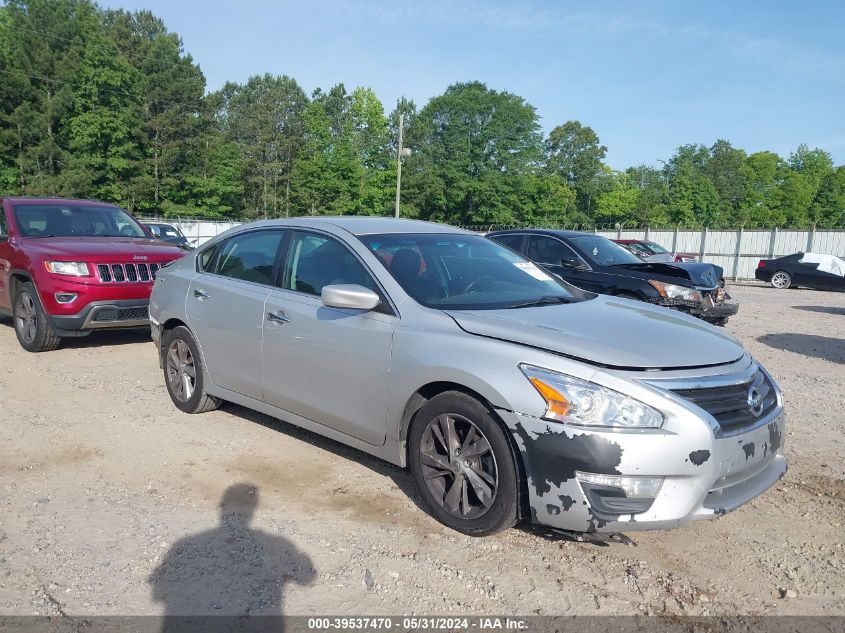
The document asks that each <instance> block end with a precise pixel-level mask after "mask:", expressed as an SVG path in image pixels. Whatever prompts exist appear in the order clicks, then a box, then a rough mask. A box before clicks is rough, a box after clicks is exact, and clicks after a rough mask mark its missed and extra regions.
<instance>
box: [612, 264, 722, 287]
mask: <svg viewBox="0 0 845 633" xmlns="http://www.w3.org/2000/svg"><path fill="white" fill-rule="evenodd" d="M613 268H614V269H617V270H618V269H624V270H631V271H636V272H639V273H648V274H652V275H662V276H664V277H676V278H678V279H686V280H687V281H690V282H692V284H693V285H695V286H701V287H703V288H714V287H716V286H718V285H719V279H721V277H722V272H723V271H722V268H721V267H720V266H716V265H714V264H701V263H698V262H674V263H671V264H669V263H662V262H643V263H642V264H618V265H616V266H613ZM638 276H641V275H638Z"/></svg>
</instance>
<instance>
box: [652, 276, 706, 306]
mask: <svg viewBox="0 0 845 633" xmlns="http://www.w3.org/2000/svg"><path fill="white" fill-rule="evenodd" d="M648 283H650V284H651V285H652V286H653V287H654V289H655V290H657V292H658V293H660V296H661V297H666V298H667V299H683V300H684V301H701V293H700V292H699V291H698V290H696V289H695V288H688V287H686V286H679V285H677V284H667V283H663V282H662V281H657V280H656V279H649V280H648Z"/></svg>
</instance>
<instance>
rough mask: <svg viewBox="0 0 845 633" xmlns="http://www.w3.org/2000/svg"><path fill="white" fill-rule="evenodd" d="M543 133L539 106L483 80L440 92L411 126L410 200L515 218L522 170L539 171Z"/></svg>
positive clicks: (439, 214)
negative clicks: (538, 110)
mask: <svg viewBox="0 0 845 633" xmlns="http://www.w3.org/2000/svg"><path fill="white" fill-rule="evenodd" d="M541 143H542V140H541V136H540V132H539V124H538V122H537V114H536V112H535V110H534V108H533V107H532V106H531V105H529V104H528V103H526V102H525V100H524V99H522V98H521V97H518V96H516V95H513V94H511V93H508V92H498V91H496V90H491V89H489V88H488V87H487V86H486V85H484V84H483V83H480V82H470V83H463V84H460V83H459V84H454V85H452V86H449V88H447V89H446V92H445V93H444V94H443V95H440V96H438V97H434V98H433V99H431V101H429V103H428V104H427V105H426V106H425V107H424V108H423V109H422V110H421V111H420V113H419V115H418V116H417V117H416V119H415V121H414V122H413V125H412V126H411V127H410V128H409V129H408V146H409V147H411V148H412V149H413V150H414V155H413V156H411V157H410V158H409V159H408V161H407V163H406V164H407V167H408V168H407V170H406V171H404V172H403V173H407V176H406V177H404V179H403V180H404V182H403V187H404V192H403V199H405V200H408V201H409V202H410V205H411V206H412V208H415V209H416V211H417V212H418V213H419V215H420V216H421V217H424V218H427V219H435V220H440V221H444V220H445V221H451V222H463V223H472V224H476V223H478V224H481V223H500V224H505V223H510V222H513V221H514V219H515V218H516V217H517V215H518V213H519V209H518V208H515V206H514V205H515V204H518V203H517V202H516V198H515V195H514V194H515V190H516V189H517V182H518V180H519V177H520V176H522V175H525V174H531V173H534V172H535V171H536V170H537V167H538V164H539V161H540V158H541V149H542V145H541Z"/></svg>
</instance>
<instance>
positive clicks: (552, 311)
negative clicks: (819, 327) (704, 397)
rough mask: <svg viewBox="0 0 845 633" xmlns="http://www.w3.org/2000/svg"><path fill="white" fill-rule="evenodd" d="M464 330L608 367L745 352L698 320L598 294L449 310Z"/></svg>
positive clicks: (721, 358)
mask: <svg viewBox="0 0 845 633" xmlns="http://www.w3.org/2000/svg"><path fill="white" fill-rule="evenodd" d="M447 313H448V314H449V315H450V316H451V317H452V318H453V319H454V320H455V321H456V322H457V324H458V325H459V326H460V327H461V329H463V330H464V331H466V332H469V333H470V334H476V335H478V336H487V337H490V338H495V339H500V340H505V341H511V342H513V343H519V344H522V345H528V346H530V347H537V348H540V349H546V350H549V351H550V352H554V353H557V354H563V355H565V356H569V357H573V358H578V359H580V360H585V361H587V362H589V363H592V364H596V365H602V366H605V367H616V368H626V369H672V368H674V369H679V368H682V367H685V368H686V367H690V368H691V367H700V366H706V365H720V364H724V363H730V362H733V361H735V360H738V359H739V358H741V357H742V355H743V354H744V353H745V352H744V350H743V348H742V345H741V344H740V343H739V342H738V341H737V340H736V339H735V338H733V337H732V336H730V335H729V334H727V333H725V332H724V331H723V330H720V329H718V328H716V327H714V326H712V325H708V324H707V323H705V322H704V321H701V320H700V319H696V318H695V317H691V316H688V315H685V314H682V313H680V312H676V311H674V310H668V309H666V308H660V307H657V306H652V305H649V304H647V303H642V302H640V301H634V300H630V299H620V298H618V297H609V296H604V295H599V296H597V297H596V298H595V299H590V300H588V301H580V302H577V303H569V304H559V305H547V306H538V307H535V308H514V309H506V310H447Z"/></svg>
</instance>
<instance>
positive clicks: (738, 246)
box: [734, 226, 745, 281]
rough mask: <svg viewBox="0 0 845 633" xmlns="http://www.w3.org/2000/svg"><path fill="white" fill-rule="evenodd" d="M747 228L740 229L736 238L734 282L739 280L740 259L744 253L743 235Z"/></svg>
mask: <svg viewBox="0 0 845 633" xmlns="http://www.w3.org/2000/svg"><path fill="white" fill-rule="evenodd" d="M744 228H745V227H742V226H741V227H739V233H737V236H736V252H735V253H734V281H736V280H737V279H738V278H739V258H740V255H741V253H742V234H743V229H744Z"/></svg>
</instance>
